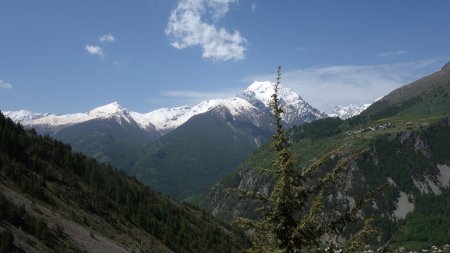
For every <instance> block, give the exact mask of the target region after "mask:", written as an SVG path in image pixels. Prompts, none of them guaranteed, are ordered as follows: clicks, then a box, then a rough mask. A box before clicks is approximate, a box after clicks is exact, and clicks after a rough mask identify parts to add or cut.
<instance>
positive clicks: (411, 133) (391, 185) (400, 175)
mask: <svg viewBox="0 0 450 253" xmlns="http://www.w3.org/2000/svg"><path fill="white" fill-rule="evenodd" d="M449 66H450V65H449ZM449 93H450V67H448V66H447V67H444V68H443V69H442V70H441V71H438V72H436V73H434V74H431V75H429V76H427V77H424V78H422V79H420V80H417V81H415V82H413V83H411V84H409V85H405V86H403V87H401V88H399V89H397V90H395V91H393V92H391V93H389V94H388V95H386V96H384V97H383V98H382V99H380V100H378V101H376V102H375V103H374V104H372V105H371V106H369V107H368V108H367V109H366V110H364V111H363V112H362V113H361V114H360V115H357V116H355V117H352V118H349V119H347V120H341V119H339V118H334V117H329V118H325V119H320V120H316V121H314V122H312V123H308V124H304V125H301V126H296V127H293V128H292V129H291V130H290V132H289V133H290V137H291V142H290V143H291V150H292V152H293V153H294V157H295V158H296V161H295V164H296V167H297V168H302V167H303V166H305V165H308V164H311V163H312V162H314V161H317V159H318V158H319V157H321V156H322V155H324V154H325V153H326V152H328V151H330V150H332V149H334V148H336V147H337V146H346V147H347V148H348V152H349V153H352V152H355V151H359V150H365V149H366V150H367V152H366V153H365V154H364V155H362V156H361V157H360V158H359V159H357V160H356V161H355V162H354V163H352V164H351V165H350V166H349V167H348V168H347V170H346V171H345V173H343V174H342V175H341V176H340V178H339V180H338V183H336V185H335V186H333V187H332V188H331V189H329V190H328V191H327V192H326V193H325V195H324V196H326V197H325V199H326V203H325V206H329V205H331V206H339V208H344V209H348V208H349V207H352V206H354V204H355V201H356V200H357V199H358V198H360V197H362V195H363V194H364V193H366V192H368V191H370V190H372V189H375V188H376V187H378V186H380V185H382V184H384V183H387V186H386V187H385V189H384V190H383V192H382V193H380V194H377V195H376V196H375V198H374V200H373V201H371V202H370V204H368V205H367V207H365V208H364V212H361V213H360V214H358V216H359V217H360V218H361V217H370V216H373V217H374V218H375V222H374V224H375V226H376V227H377V228H378V229H379V231H380V234H379V236H378V238H377V240H374V241H373V243H374V244H375V245H378V247H379V246H380V245H383V244H384V243H386V242H394V243H393V245H392V247H394V246H395V247H397V248H399V247H400V246H404V247H406V248H407V249H409V250H418V249H422V248H426V247H431V246H432V245H434V244H436V245H443V244H445V243H448V242H447V240H448V236H446V235H447V233H448V224H450V219H449V218H448V215H446V214H448V213H449V212H450V204H449V202H448V199H450V181H449V180H450V156H449V154H450V99H448V95H449ZM272 159H273V151H272V148H271V146H270V145H269V144H266V145H263V146H262V147H261V148H259V149H258V150H256V151H255V152H254V153H253V154H252V155H251V156H250V157H249V159H247V160H245V161H244V162H243V163H241V164H240V165H239V166H238V167H237V169H235V170H233V171H231V172H230V174H229V176H227V177H226V178H224V179H223V180H221V181H220V182H219V183H218V184H216V185H214V186H213V187H211V188H210V189H209V190H208V191H206V192H204V193H202V194H200V195H198V196H197V197H195V198H190V200H189V201H191V202H192V203H195V204H197V205H199V206H201V207H202V208H204V209H205V210H206V211H208V212H210V213H212V214H213V215H215V216H217V217H219V218H221V219H224V220H227V221H233V220H234V219H235V218H237V217H252V218H257V217H258V216H257V214H256V213H255V212H254V207H255V204H254V202H252V201H250V200H248V199H246V198H243V197H242V196H240V195H239V193H238V192H239V191H240V190H243V191H254V192H259V193H262V194H268V193H270V192H271V191H272V189H273V184H274V176H275V175H273V173H270V170H271V169H272V167H271V161H272ZM330 167H331V166H330V164H325V165H324V168H323V169H324V170H327V169H329V168H330ZM262 169H266V170H264V172H262V171H263V170H262ZM267 171H269V172H267ZM330 215H333V214H330ZM360 218H358V219H357V223H358V222H359V223H360V224H361V223H362V221H361V219H360ZM349 229H350V230H353V231H357V230H356V228H355V227H352V228H349ZM343 236H345V234H343ZM397 248H391V250H392V251H394V250H395V249H397Z"/></svg>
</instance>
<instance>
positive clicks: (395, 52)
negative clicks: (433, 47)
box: [375, 50, 408, 57]
mask: <svg viewBox="0 0 450 253" xmlns="http://www.w3.org/2000/svg"><path fill="white" fill-rule="evenodd" d="M407 53H408V51H405V50H398V51H392V52H380V53H378V54H376V55H375V56H376V57H389V56H396V55H402V54H407Z"/></svg>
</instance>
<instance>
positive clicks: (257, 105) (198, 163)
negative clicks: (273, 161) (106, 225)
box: [128, 82, 325, 199]
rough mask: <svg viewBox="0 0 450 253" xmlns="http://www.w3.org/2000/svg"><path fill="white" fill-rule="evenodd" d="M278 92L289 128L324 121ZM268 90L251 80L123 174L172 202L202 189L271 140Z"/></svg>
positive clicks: (295, 98) (149, 148)
mask: <svg viewBox="0 0 450 253" xmlns="http://www.w3.org/2000/svg"><path fill="white" fill-rule="evenodd" d="M280 90H281V92H280V98H281V103H282V104H284V105H286V106H287V107H286V108H287V110H286V113H285V114H284V115H283V119H284V121H285V122H284V123H285V124H286V125H287V126H288V127H289V126H293V125H296V124H302V123H305V122H310V121H313V120H315V119H318V118H321V117H325V114H323V113H321V112H320V111H318V110H317V109H314V108H313V107H311V106H310V105H309V104H307V103H306V102H305V101H304V100H302V99H301V97H300V96H299V95H298V94H296V93H295V92H293V91H292V90H290V89H287V88H284V87H281V89H280ZM273 92H274V90H273V84H272V83H270V82H254V83H253V84H252V85H250V86H249V87H248V88H247V89H246V90H244V91H243V92H242V94H240V95H238V96H236V97H233V98H229V99H223V100H220V101H215V102H218V103H217V105H216V106H215V107H213V108H212V109H210V110H208V111H206V112H204V113H201V114H197V115H195V116H193V117H191V118H190V119H189V120H187V121H186V122H185V123H184V124H182V125H181V126H179V127H178V128H176V129H175V130H173V131H172V132H169V133H168V134H166V135H164V136H162V137H161V138H159V139H157V140H156V141H154V142H152V143H151V144H149V145H148V146H147V147H145V148H144V150H145V151H144V152H143V156H142V159H139V160H138V161H137V162H136V166H134V167H133V168H131V169H130V170H128V172H129V173H130V174H132V175H136V177H137V178H139V179H140V180H142V181H143V182H145V183H148V184H149V185H151V186H152V187H154V189H156V190H158V191H161V192H163V193H167V194H169V195H171V196H172V197H174V198H176V199H184V198H187V197H189V196H192V195H195V194H198V193H200V192H201V191H204V190H206V189H207V188H208V187H210V186H212V185H213V184H214V183H216V182H218V181H219V180H220V179H222V178H223V177H225V176H227V175H228V174H229V173H230V172H231V171H232V170H233V169H234V168H235V167H236V166H237V165H238V164H239V163H241V162H242V161H243V160H245V159H247V158H248V157H249V156H250V155H251V153H252V152H253V151H254V150H256V149H257V148H258V147H260V146H261V145H262V144H263V143H265V142H266V141H267V140H268V139H269V138H270V136H271V135H272V117H271V111H270V106H269V101H270V96H271V95H272V94H273Z"/></svg>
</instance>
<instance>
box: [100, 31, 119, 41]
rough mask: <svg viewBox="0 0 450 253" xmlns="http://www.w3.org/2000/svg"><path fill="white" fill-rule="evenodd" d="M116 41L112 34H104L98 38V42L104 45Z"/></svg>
mask: <svg viewBox="0 0 450 253" xmlns="http://www.w3.org/2000/svg"><path fill="white" fill-rule="evenodd" d="M115 40H116V39H115V38H114V36H112V34H110V33H108V34H102V35H100V36H98V41H100V42H103V43H112V42H114V41H115Z"/></svg>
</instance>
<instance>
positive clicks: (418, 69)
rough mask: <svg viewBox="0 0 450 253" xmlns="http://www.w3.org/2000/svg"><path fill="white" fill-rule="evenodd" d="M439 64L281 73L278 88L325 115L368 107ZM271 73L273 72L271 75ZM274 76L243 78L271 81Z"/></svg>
mask: <svg viewBox="0 0 450 253" xmlns="http://www.w3.org/2000/svg"><path fill="white" fill-rule="evenodd" d="M441 63H442V61H440V60H424V61H416V62H406V63H397V64H383V65H362V66H357V65H336V66H326V67H310V68H303V69H297V70H292V71H285V72H282V85H285V86H286V87H289V88H292V89H293V90H294V91H296V92H297V93H298V94H300V95H301V96H302V97H303V98H304V99H305V100H306V101H307V102H308V103H310V104H311V105H312V106H314V107H317V108H318V109H320V110H323V111H325V112H330V111H331V110H332V109H333V108H334V106H336V105H348V104H356V105H363V104H365V103H372V102H373V101H374V100H375V99H377V98H379V97H381V96H384V95H386V94H387V93H389V92H391V91H392V90H394V89H396V88H398V87H400V86H402V85H405V84H408V83H410V82H412V81H415V80H417V79H419V78H420V77H422V76H424V75H426V74H429V73H431V72H433V71H436V70H438V69H439V67H440V66H441V65H440V64H441ZM274 72H275V71H274ZM274 77H275V74H271V75H261V76H253V77H250V78H246V79H245V81H246V82H251V81H253V80H274Z"/></svg>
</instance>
